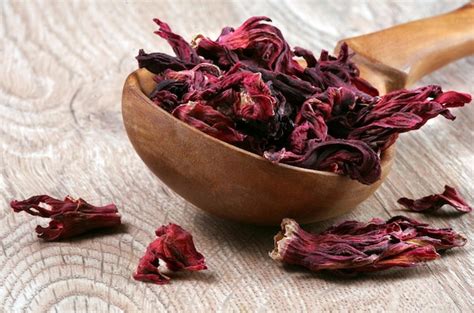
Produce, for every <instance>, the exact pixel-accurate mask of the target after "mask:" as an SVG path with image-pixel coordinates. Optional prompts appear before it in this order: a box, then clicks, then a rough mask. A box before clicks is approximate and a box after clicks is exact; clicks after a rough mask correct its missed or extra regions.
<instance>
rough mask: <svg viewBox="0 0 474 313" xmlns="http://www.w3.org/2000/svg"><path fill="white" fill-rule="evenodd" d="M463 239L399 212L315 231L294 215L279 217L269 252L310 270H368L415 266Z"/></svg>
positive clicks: (456, 244) (280, 259)
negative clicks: (387, 216) (279, 222)
mask: <svg viewBox="0 0 474 313" xmlns="http://www.w3.org/2000/svg"><path fill="white" fill-rule="evenodd" d="M464 244H465V238H464V237H463V236H462V235H460V234H457V233H455V232H454V231H452V230H451V229H435V228H430V227H429V226H428V225H427V224H423V223H420V222H417V221H415V220H412V219H409V218H405V217H402V216H398V217H394V218H391V219H390V220H388V221H387V222H384V221H383V220H381V219H373V220H372V221H370V222H368V223H361V222H357V221H346V222H343V223H341V224H339V225H335V226H333V227H330V228H328V229H327V230H326V231H324V232H322V233H320V234H312V233H308V232H306V231H304V230H303V229H302V228H301V227H300V226H299V225H298V224H297V223H296V221H294V220H292V219H284V220H283V221H282V224H281V231H280V232H279V233H278V234H277V235H276V236H275V249H274V250H273V251H272V252H271V253H270V257H272V258H273V259H274V260H278V261H280V262H283V263H287V264H295V265H301V266H304V267H306V268H308V269H310V270H312V271H320V270H332V271H339V272H343V273H358V272H373V271H380V270H386V269H389V268H393V267H411V266H415V265H417V264H418V263H420V262H425V261H430V260H434V259H436V258H438V257H439V254H438V253H437V250H439V251H441V250H446V249H450V248H453V247H458V246H462V245H464Z"/></svg>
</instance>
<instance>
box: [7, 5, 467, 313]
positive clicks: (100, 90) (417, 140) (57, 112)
mask: <svg viewBox="0 0 474 313" xmlns="http://www.w3.org/2000/svg"><path fill="white" fill-rule="evenodd" d="M463 2H464V1H447V0H446V1H436V0H432V1H400V2H393V1H373V2H372V1H371V2H369V1H343V0H338V1H269V2H263V1H255V0H251V1H242V0H239V1H219V2H218V1H215V2H214V1H195V2H194V1H187V2H181V1H176V0H170V1H158V2H155V3H150V2H147V3H135V2H134V1H120V2H112V1H94V2H92V1H91V2H89V3H87V2H82V1H74V2H68V3H65V2H62V1H48V2H46V1H45V2H34V1H1V4H0V7H1V14H2V16H1V24H0V25H1V26H0V32H1V37H2V40H1V47H0V50H1V52H2V57H1V64H2V65H1V67H0V147H1V154H0V156H1V159H0V160H1V161H0V173H1V175H0V198H1V201H0V203H1V206H0V239H1V245H0V310H3V311H5V312H23V311H28V312H30V311H31V312H69V311H72V312H86V311H88V312H107V311H109V312H121V311H125V312H163V311H165V310H168V311H182V312H208V311H219V312H234V311H252V312H273V311H288V312H302V311H311V312H314V311H336V310H342V311H360V310H371V311H379V312H380V311H402V310H403V311H436V312H442V311H445V312H454V311H459V312H461V311H463V312H467V311H469V310H472V308H473V306H474V303H473V299H474V295H473V285H474V284H473V272H474V266H473V261H474V253H473V251H474V249H473V243H472V240H473V239H474V236H473V235H474V231H473V229H474V223H473V217H472V215H469V214H466V215H462V216H460V215H458V214H451V213H450V209H449V208H444V209H442V210H441V212H440V213H439V214H438V215H435V216H422V215H419V214H414V213H408V214H407V215H408V216H411V217H415V218H418V219H423V220H425V221H427V222H429V223H432V224H433V225H434V226H438V227H447V226H452V227H453V228H455V229H456V230H459V231H461V232H463V233H464V234H466V236H467V237H468V239H469V240H470V241H471V242H469V243H468V244H467V245H466V246H465V247H464V248H460V249H455V250H453V251H451V252H449V253H446V254H445V255H444V256H443V258H442V259H440V260H437V261H434V262H431V263H429V264H426V265H422V266H419V267H416V268H412V269H406V270H394V271H389V272H383V273H379V274H374V275H366V276H362V277H359V278H351V279H341V278H336V277H331V276H328V275H319V274H312V273H309V272H307V271H305V270H300V269H285V268H283V267H282V266H280V265H279V264H277V263H275V262H274V261H272V260H271V259H270V258H269V257H268V251H270V250H271V249H272V245H273V241H272V236H273V235H274V234H275V233H276V230H277V229H276V228H261V227H255V226H248V225H241V224H236V223H232V222H227V221H223V220H220V219H217V218H214V217H212V216H209V215H207V214H205V213H202V212H200V211H198V210H197V209H196V208H194V207H192V205H190V204H188V203H186V202H185V201H184V200H183V199H181V198H180V197H179V196H177V195H176V194H175V193H173V191H171V190H170V189H168V188H167V187H166V186H165V185H163V184H162V183H161V182H160V181H159V180H158V179H157V178H156V177H154V176H153V175H152V174H151V172H150V171H149V170H148V169H147V168H146V167H145V165H144V164H143V163H142V161H141V160H140V159H139V157H138V156H137V154H136V153H135V151H134V150H133V148H132V146H131V144H130V142H129V141H128V138H127V136H126V134H125V131H124V128H123V124H122V117H121V112H120V101H121V88H122V84H123V81H124V79H125V77H126V75H127V74H128V73H130V72H131V71H133V70H134V69H135V68H136V66H137V65H136V62H135V60H134V56H135V55H136V54H137V51H138V49H139V48H145V50H146V51H149V52H151V51H167V52H171V51H170V49H169V48H168V47H167V45H166V43H165V42H164V41H163V40H161V39H160V38H158V37H157V36H156V35H154V34H153V33H152V31H153V30H154V29H155V25H154V24H153V23H152V21H151V20H152V18H153V17H160V18H162V19H163V20H165V21H167V22H169V23H170V24H171V26H172V28H173V29H174V30H175V31H177V32H178V33H180V34H183V35H184V36H185V37H186V38H188V39H191V38H192V36H193V35H194V34H195V33H198V32H200V33H205V34H208V35H209V36H210V37H215V36H216V35H217V34H218V32H219V30H220V28H221V27H222V26H224V25H234V26H235V25H239V23H241V22H242V21H243V20H244V19H246V18H247V17H249V16H252V15H268V16H270V17H272V18H273V20H274V22H275V24H276V25H277V26H278V27H280V28H281V29H282V31H283V33H284V34H285V35H286V37H287V39H288V41H289V42H290V43H291V44H292V45H298V46H304V47H307V48H310V49H312V50H314V51H319V50H320V49H321V48H329V49H331V48H332V47H334V45H335V43H336V41H337V40H338V39H340V38H344V37H350V36H354V35H356V34H361V33H367V32H371V31H375V30H378V29H381V28H385V27H388V26H391V25H394V24H396V23H401V22H404V21H408V20H413V19H418V18H422V17H426V16H430V15H435V14H439V13H442V12H446V11H449V10H452V9H454V8H456V7H458V6H461V5H462V4H463ZM466 27H474V21H473V24H471V25H466ZM473 72H474V58H473V57H469V58H466V59H463V60H460V61H458V62H456V63H453V64H451V65H449V66H447V67H445V68H444V69H442V70H440V71H438V72H437V73H435V74H433V75H430V76H429V77H425V78H424V79H423V81H422V82H420V85H421V84H431V83H434V84H440V85H442V86H443V87H444V89H446V90H449V89H453V90H459V91H464V92H469V93H471V94H473V93H474V75H473ZM454 113H455V115H457V119H456V121H454V122H451V121H448V120H446V119H443V118H438V119H436V120H434V121H431V122H429V123H428V125H426V127H424V128H423V129H422V130H420V131H417V132H414V133H410V134H404V135H402V136H401V138H400V141H399V144H398V155H397V159H396V164H395V167H394V169H393V171H392V173H391V174H390V176H389V178H388V180H387V182H386V183H384V185H383V186H382V187H381V188H380V189H379V190H378V191H377V192H376V194H375V195H374V196H373V197H371V198H370V199H369V200H367V201H366V202H365V203H363V204H362V205H360V206H359V207H358V208H356V209H355V210H353V211H352V212H351V213H350V214H347V215H345V216H341V217H338V218H336V219H333V220H330V221H326V222H322V223H317V224H314V225H311V226H308V227H307V228H308V229H311V230H314V231H318V230H322V229H323V228H325V227H327V226H329V225H330V224H333V223H335V222H338V221H342V220H346V219H348V218H349V219H359V220H369V219H370V218H373V217H382V218H388V217H389V216H393V215H397V214H401V213H403V214H406V213H405V212H403V211H402V210H401V208H400V206H399V205H397V204H396V199H398V198H399V197H400V196H408V197H420V196H424V195H428V194H431V193H435V192H439V191H441V190H442V189H443V186H444V184H450V185H453V186H456V187H458V188H459V190H460V192H461V193H462V194H464V195H465V197H466V198H467V200H468V201H470V202H471V203H474V182H473V176H474V175H473V174H474V169H473V164H474V153H473V146H474V133H473V125H474V107H473V105H472V104H471V106H469V107H467V108H464V109H459V110H455V112H454ZM44 193H46V194H51V195H53V196H57V197H62V196H64V195H66V194H70V195H72V196H81V197H83V198H85V199H86V200H89V201H90V202H92V203H102V204H106V203H109V202H112V201H113V202H115V203H116V204H117V205H118V207H119V210H120V212H121V213H122V215H123V221H124V223H125V225H126V229H125V230H124V231H123V232H119V233H114V234H112V233H111V234H106V235H104V236H99V237H81V238H79V239H77V240H73V241H64V242H60V243H45V242H42V241H41V240H38V239H37V238H36V234H35V233H34V228H35V225H36V224H37V223H38V222H39V219H37V218H32V217H31V216H27V215H26V214H14V213H13V212H12V211H11V209H10V208H9V201H10V200H11V199H21V198H26V197H29V196H31V195H34V194H44ZM41 222H42V223H44V221H41ZM41 222H40V223H41ZM168 222H175V223H178V224H180V225H182V226H183V227H184V228H185V229H188V230H190V231H191V232H192V233H193V234H194V237H195V241H196V245H197V247H198V249H199V250H200V251H202V252H203V253H204V254H205V256H206V258H207V262H208V266H209V270H208V271H206V272H199V273H193V274H191V275H187V274H186V275H178V277H177V278H175V279H174V280H173V281H172V283H171V284H170V285H167V286H157V285H153V284H145V283H141V282H137V281H134V280H133V279H132V278H131V274H132V272H133V271H134V270H135V268H136V265H137V262H138V259H139V257H140V256H142V254H143V252H144V249H145V247H146V245H147V244H148V243H149V242H150V241H151V240H152V239H153V238H154V234H153V232H154V230H155V229H156V228H157V227H158V226H159V225H162V224H165V223H168Z"/></svg>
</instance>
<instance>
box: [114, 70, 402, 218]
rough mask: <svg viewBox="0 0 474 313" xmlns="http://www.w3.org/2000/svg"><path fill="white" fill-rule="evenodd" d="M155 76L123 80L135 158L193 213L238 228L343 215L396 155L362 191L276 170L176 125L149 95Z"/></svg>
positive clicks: (338, 180)
mask: <svg viewBox="0 0 474 313" xmlns="http://www.w3.org/2000/svg"><path fill="white" fill-rule="evenodd" d="M152 76H153V74H151V73H150V72H148V71H147V70H145V69H139V70H137V71H135V72H133V73H131V74H130V75H129V76H128V78H127V80H126V81H125V85H124V89H123V98H122V114H123V120H124V124H125V128H126V130H127V133H128V137H129V138H130V141H131V142H132V144H133V146H134V148H135V150H136V151H137V153H138V155H139V156H140V157H141V158H142V160H143V161H144V162H145V164H146V165H147V166H148V167H149V168H150V169H151V171H152V172H153V173H154V174H155V175H156V176H158V177H159V178H160V179H161V180H162V181H163V182H164V183H165V184H166V185H168V186H169V187H170V188H171V189H173V190H174V191H175V192H177V193H178V194H179V195H181V196H182V197H183V198H184V199H186V200H187V201H189V202H191V203H192V204H194V205H195V206H196V207H198V208H200V209H202V210H204V211H207V212H209V213H211V214H214V215H217V216H220V217H223V218H226V219H231V220H235V221H240V222H246V223H254V224H266V225H278V224H279V223H280V222H281V220H282V218H284V217H291V218H294V219H296V220H297V221H299V222H301V223H310V222H315V221H320V220H324V219H328V218H331V217H334V216H337V215H340V214H343V213H345V212H347V211H349V210H351V209H353V208H355V207H356V206H357V205H358V204H359V203H361V202H362V201H364V200H365V199H367V198H368V197H369V196H370V195H372V194H373V193H374V191H375V190H376V189H377V188H378V187H379V186H380V184H382V182H383V181H384V179H385V177H386V176H387V175H388V173H389V172H390V169H391V166H392V162H393V157H394V149H393V148H391V149H388V150H387V151H386V153H384V155H383V156H382V162H381V165H382V177H381V179H380V180H379V181H377V182H376V183H374V184H372V185H369V186H367V185H363V184H361V183H359V182H357V181H355V180H352V179H350V178H347V177H343V176H339V175H336V174H333V173H328V172H323V171H315V170H309V169H303V168H298V167H294V166H289V165H285V164H273V163H271V162H269V161H268V160H266V159H264V158H263V157H260V156H258V155H255V154H253V153H250V152H247V151H245V150H242V149H240V148H237V147H234V146H232V145H230V144H227V143H225V142H223V141H220V140H218V139H215V138H213V137H211V136H208V135H206V134H204V133H203V132H201V131H199V130H197V129H195V128H193V127H191V126H189V125H187V124H186V123H184V122H182V121H180V120H178V119H176V118H175V117H173V116H172V115H171V114H169V113H168V112H166V111H164V110H163V109H161V108H159V107H158V106H156V105H155V104H154V103H153V102H152V101H151V100H150V99H148V97H147V95H148V94H150V93H151V91H152V90H153V88H154V81H153V80H152Z"/></svg>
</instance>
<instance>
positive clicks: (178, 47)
mask: <svg viewBox="0 0 474 313" xmlns="http://www.w3.org/2000/svg"><path fill="white" fill-rule="evenodd" d="M153 21H154V22H155V23H156V24H157V25H158V26H159V27H160V29H159V30H157V31H156V32H155V34H157V35H159V36H160V37H162V38H164V39H166V40H167V41H168V43H169V44H170V46H171V47H172V48H173V51H174V53H175V54H176V56H177V57H178V58H179V59H180V60H182V61H184V62H188V63H194V64H197V63H200V62H201V58H200V57H199V56H198V55H197V53H196V51H195V50H194V49H193V48H191V45H190V44H189V43H187V42H186V40H184V39H183V37H181V36H180V35H178V34H175V33H173V32H172V31H171V28H170V27H169V25H168V24H166V23H165V22H162V21H161V20H159V19H157V18H155V19H153Z"/></svg>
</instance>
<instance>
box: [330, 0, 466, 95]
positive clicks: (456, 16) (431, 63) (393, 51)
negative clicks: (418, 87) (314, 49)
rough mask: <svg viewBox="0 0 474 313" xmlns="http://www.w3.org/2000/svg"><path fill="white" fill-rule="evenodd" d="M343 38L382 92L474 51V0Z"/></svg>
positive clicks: (362, 71)
mask: <svg viewBox="0 0 474 313" xmlns="http://www.w3.org/2000/svg"><path fill="white" fill-rule="evenodd" d="M344 41H345V42H347V44H348V45H349V47H350V48H351V49H352V50H353V51H354V52H355V53H356V56H355V57H354V61H355V62H356V63H358V65H359V66H360V67H361V76H362V77H364V78H365V79H367V80H368V81H369V82H371V83H372V84H374V85H375V86H376V87H377V88H379V90H380V91H381V92H382V93H385V92H389V91H391V90H395V89H400V88H404V87H408V86H410V85H412V84H413V83H415V82H416V81H417V80H419V79H420V78H421V77H423V76H424V75H427V74H429V73H431V72H433V71H434V70H436V69H438V68H440V67H442V66H444V65H446V64H448V63H449V62H452V61H454V60H457V59H460V58H462V57H465V56H468V55H472V54H474V1H471V2H470V3H468V4H466V5H465V6H463V7H461V8H459V9H457V10H455V11H452V12H449V13H446V14H442V15H438V16H435V17H430V18H425V19H422V20H417V21H414V22H409V23H405V24H401V25H397V26H394V27H391V28H387V29H384V30H381V31H378V32H375V33H370V34H367V35H362V36H358V37H353V38H348V39H345V40H341V41H340V42H339V44H338V47H339V46H340V44H341V43H342V42H344ZM336 49H338V48H336Z"/></svg>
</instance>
